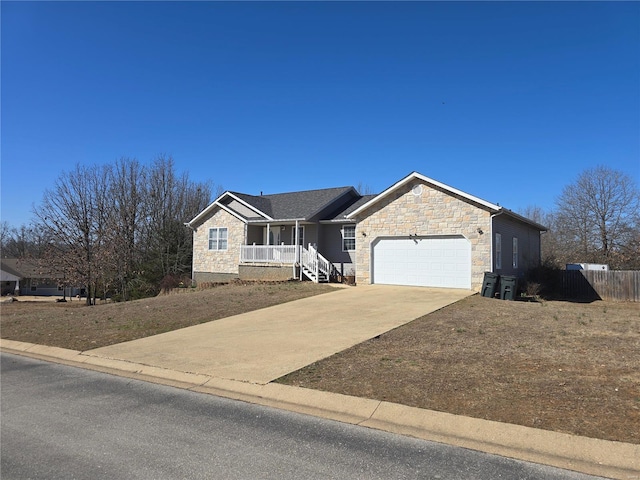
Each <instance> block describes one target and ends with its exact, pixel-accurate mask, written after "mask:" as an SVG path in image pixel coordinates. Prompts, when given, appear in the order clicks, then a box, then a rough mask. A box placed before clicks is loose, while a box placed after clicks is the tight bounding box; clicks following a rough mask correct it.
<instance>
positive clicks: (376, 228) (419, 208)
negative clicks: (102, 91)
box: [356, 180, 491, 290]
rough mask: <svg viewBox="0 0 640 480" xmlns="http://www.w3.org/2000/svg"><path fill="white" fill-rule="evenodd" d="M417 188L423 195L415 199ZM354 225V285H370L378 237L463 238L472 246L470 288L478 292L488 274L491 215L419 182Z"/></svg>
mask: <svg viewBox="0 0 640 480" xmlns="http://www.w3.org/2000/svg"><path fill="white" fill-rule="evenodd" d="M419 184H421V185H423V187H422V193H421V194H420V195H414V193H413V192H412V188H413V186H414V185H419ZM357 221H358V223H357V226H356V265H357V268H356V283H362V284H369V283H371V276H370V273H371V268H370V267H371V265H370V263H371V243H372V242H373V241H374V240H375V239H376V238H378V237H393V236H405V237H406V236H408V235H414V234H418V235H419V236H429V235H463V236H464V237H465V238H467V239H468V240H469V241H470V242H471V263H472V265H471V288H472V289H473V290H480V288H481V286H482V281H483V276H484V272H485V271H490V270H491V213H490V212H489V211H487V210H484V209H482V208H480V207H478V206H475V205H472V204H470V203H468V202H467V201H465V200H462V199H461V198H458V197H456V196H454V195H451V194H450V193H446V192H444V191H441V190H439V189H437V188H436V187H433V186H430V185H428V184H425V183H423V182H420V181H419V180H416V181H414V182H411V183H410V184H408V185H405V186H403V187H401V188H399V189H398V190H397V191H395V192H393V193H392V194H391V195H389V196H388V197H386V198H384V199H383V200H381V201H380V202H378V203H377V204H375V205H374V206H373V207H371V208H370V209H368V210H366V211H365V212H363V215H361V216H359V217H358V218H357ZM478 228H480V229H482V231H483V233H482V234H479V233H478ZM363 233H364V234H366V236H364V235H363Z"/></svg>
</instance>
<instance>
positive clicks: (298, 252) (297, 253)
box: [293, 220, 302, 280]
mask: <svg viewBox="0 0 640 480" xmlns="http://www.w3.org/2000/svg"><path fill="white" fill-rule="evenodd" d="M298 225H299V224H298V220H296V225H295V229H296V233H295V235H294V237H293V238H294V239H295V243H296V263H297V264H298V266H299V269H300V280H302V265H301V262H300V254H301V252H300V245H299V243H300V229H299V228H298Z"/></svg>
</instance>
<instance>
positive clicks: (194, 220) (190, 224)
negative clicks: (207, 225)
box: [185, 192, 273, 228]
mask: <svg viewBox="0 0 640 480" xmlns="http://www.w3.org/2000/svg"><path fill="white" fill-rule="evenodd" d="M224 197H231V198H233V199H234V200H236V201H238V202H240V203H241V204H242V205H244V206H246V207H247V208H249V209H250V210H253V211H254V212H256V213H257V214H258V215H261V216H263V217H264V218H265V219H267V220H273V218H271V217H270V216H269V215H267V214H265V213H264V212H261V211H260V210H258V209H257V208H255V207H254V206H252V205H249V204H248V203H247V202H245V201H244V200H242V199H240V198H238V197H236V196H235V195H233V194H232V193H231V192H224V193H223V194H222V195H220V196H219V197H218V198H216V199H215V200H214V201H213V202H211V203H210V204H209V205H208V206H207V208H205V209H204V210H202V211H201V212H200V213H198V214H197V215H196V216H195V217H193V218H192V219H191V220H189V221H188V222H187V223H185V225H187V226H188V227H190V228H193V225H194V224H196V223H198V222H200V220H202V219H203V218H205V217H206V216H207V215H209V213H211V211H212V210H213V209H214V208H215V207H219V208H222V209H223V210H225V211H226V212H228V213H230V214H232V215H233V216H234V217H236V218H237V219H238V220H242V221H243V222H245V223H247V219H246V218H244V217H243V216H242V215H240V214H239V213H236V212H234V211H233V210H231V209H230V208H229V207H227V206H225V205H223V204H222V203H220V201H221V200H222V199H223V198H224Z"/></svg>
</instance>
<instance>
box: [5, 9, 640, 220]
mask: <svg viewBox="0 0 640 480" xmlns="http://www.w3.org/2000/svg"><path fill="white" fill-rule="evenodd" d="M0 5H1V6H0V8H1V15H2V20H1V21H2V33H1V35H2V37H1V39H2V43H1V48H2V52H1V53H2V55H1V57H2V60H1V62H2V65H1V66H2V70H1V80H2V82H1V100H2V103H1V109H2V112H1V121H2V123H1V136H2V138H1V140H2V144H1V155H2V172H1V173H2V177H1V202H2V203H1V208H2V220H5V221H8V222H9V223H10V224H12V225H13V226H18V225H20V224H22V223H28V222H29V220H30V219H31V218H32V213H31V211H32V208H33V207H34V206H37V205H38V203H39V202H40V200H41V198H42V193H43V191H44V190H45V189H47V188H51V187H52V186H53V182H54V180H55V179H56V178H57V177H58V176H59V175H60V174H62V173H63V172H64V171H70V170H72V169H73V168H74V166H75V165H76V164H78V163H80V164H85V165H92V164H106V163H109V162H113V161H114V160H116V159H118V158H121V157H129V158H136V159H138V160H139V161H141V162H143V163H148V162H151V161H152V160H153V159H154V158H156V157H157V156H158V155H162V154H164V155H171V156H172V157H173V158H174V160H175V162H176V167H177V170H179V171H186V172H188V173H189V176H190V178H191V179H192V180H195V181H207V180H210V181H211V182H213V183H214V184H215V185H216V186H218V185H219V186H222V187H224V188H225V189H229V190H236V191H241V192H245V193H250V194H259V193H260V192H261V191H263V192H264V193H265V194H266V193H277V192H283V191H292V190H306V189H314V188H325V187H334V186H343V185H357V184H358V183H362V184H365V185H368V186H369V187H370V188H371V189H373V190H374V191H382V190H383V189H385V188H387V187H388V186H390V185H392V184H393V183H395V182H396V181H398V180H399V179H401V178H402V177H404V176H405V175H407V174H409V173H410V172H412V171H418V172H420V173H422V174H424V175H426V176H428V177H431V178H434V179H436V180H438V181H440V182H443V183H446V184H448V185H450V186H452V187H455V188H457V189H460V190H463V191H465V192H467V193H470V194H472V195H476V196H478V197H480V198H483V199H485V200H487V201H490V202H494V203H499V204H500V205H503V206H505V207H507V208H511V209H513V210H516V211H518V210H521V209H523V208H525V207H527V206H530V205H538V206H541V207H542V208H544V209H547V210H549V209H551V208H552V207H553V202H554V200H555V199H556V197H557V196H558V195H559V194H560V193H561V191H562V188H563V187H564V186H565V185H568V184H570V183H571V182H572V181H574V180H575V178H576V177H577V175H578V174H579V173H580V172H582V171H583V170H585V169H587V168H591V167H594V166H597V165H608V166H610V167H612V168H615V169H617V170H621V171H624V172H625V173H627V174H629V175H631V176H632V177H633V178H634V179H635V180H636V182H638V183H640V3H637V2H620V3H617V2H603V3H600V2H568V3H561V2H532V3H529V2H527V3H520V2H486V3H485V2H471V3H466V2H405V3H400V2H391V3H387V2H259V3H250V2H237V3H236V2H190V3H187V2H175V3H174V2H10V1H2V2H1V4H0ZM186 220H188V219H185V221H186Z"/></svg>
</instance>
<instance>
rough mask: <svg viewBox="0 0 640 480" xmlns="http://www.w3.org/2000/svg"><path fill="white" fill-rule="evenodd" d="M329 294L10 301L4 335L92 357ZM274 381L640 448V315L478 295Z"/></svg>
mask: <svg viewBox="0 0 640 480" xmlns="http://www.w3.org/2000/svg"><path fill="white" fill-rule="evenodd" d="M356 288H357V287H356ZM332 290H333V288H332V287H329V286H326V285H325V286H322V285H315V284H311V283H297V282H292V283H283V284H250V285H226V286H219V287H216V288H213V289H210V290H205V291H192V290H185V291H183V292H185V293H183V294H181V295H167V296H159V297H156V298H151V299H146V300H139V301H135V302H129V303H120V304H106V305H97V306H94V307H86V306H84V305H83V304H80V302H75V301H74V302H72V303H66V304H64V303H26V302H22V301H21V302H16V303H12V304H6V303H5V304H3V305H2V307H1V316H0V335H1V336H2V338H7V339H13V340H20V341H26V342H32V343H38V344H43V345H53V346H59V347H64V348H71V349H75V350H87V349H91V348H96V347H100V346H104V345H110V344H114V343H119V342H124V341H127V340H133V339H136V338H141V337H145V336H149V335H155V334H158V333H162V332H166V331H170V330H175V329H177V328H182V327H186V326H189V325H195V324H198V323H202V322H208V321H212V320H216V319H219V318H223V317H226V316H230V315H235V314H239V313H242V312H246V311H250V310H255V309H258V308H264V307H267V306H270V305H275V304H278V303H283V302H287V301H291V300H295V299H297V298H303V297H306V296H310V295H316V294H320V293H324V292H327V291H332ZM279 382H281V383H286V384H290V385H299V386H304V387H307V388H314V389H319V390H326V391H332V392H338V393H344V394H347V395H355V396H360V397H367V398H374V399H379V400H386V401H390V402H396V403H401V404H405V405H410V406H416V407H420V408H427V409H433V410H440V411H444V412H450V413H454V414H461V415H467V416H472V417H477V418H485V419H489V420H496V421H500V422H507V423H514V424H520V425H526V426H530V427H536V428H542V429H547V430H555V431H559V432H566V433H572V434H577V435H585V436H589V437H595V438H602V439H607V440H617V441H624V442H631V443H640V308H639V306H638V304H631V303H611V302H594V303H589V304H586V303H585V304H581V303H568V302H544V303H524V302H506V301H501V300H493V299H487V298H482V297H479V296H477V295H476V296H473V297H469V298H467V299H465V300H462V301H460V302H458V303H456V304H454V305H451V306H449V307H446V308H444V309H442V310H439V311H437V312H434V313H432V314H430V315H427V316H424V317H422V318H420V319H417V320H415V321H413V322H411V323H409V324H407V325H405V326H403V327H400V328H397V329H395V330H393V331H391V332H388V333H386V334H384V335H381V336H380V337H378V338H375V339H371V340H369V341H367V342H364V343H361V344H359V345H356V346H355V347H353V348H350V349H348V350H345V351H343V352H341V353H339V354H336V355H334V356H332V357H329V358H327V359H324V360H322V361H319V362H317V363H314V364H311V365H309V366H307V367H306V368H304V369H302V370H299V371H297V372H294V373H292V374H290V375H288V376H286V377H283V378H282V379H280V380H279Z"/></svg>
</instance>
